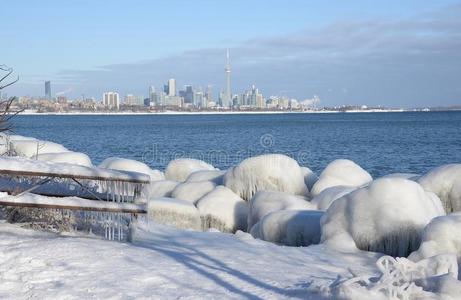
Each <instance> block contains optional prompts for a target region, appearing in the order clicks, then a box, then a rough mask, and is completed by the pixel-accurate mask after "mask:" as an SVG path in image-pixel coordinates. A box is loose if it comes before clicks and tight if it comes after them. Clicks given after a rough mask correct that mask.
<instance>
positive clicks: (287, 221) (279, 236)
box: [251, 210, 323, 247]
mask: <svg viewBox="0 0 461 300" xmlns="http://www.w3.org/2000/svg"><path fill="white" fill-rule="evenodd" d="M322 215H323V212H321V211H309V210H281V211H274V212H272V213H270V214H268V215H266V216H265V217H264V218H262V220H261V221H259V222H258V223H256V224H255V225H254V226H253V228H252V229H251V235H252V236H253V237H254V238H257V239H261V240H264V241H268V242H273V243H278V244H283V245H287V246H296V247H299V246H309V245H312V244H318V243H319V241H320V218H321V216H322Z"/></svg>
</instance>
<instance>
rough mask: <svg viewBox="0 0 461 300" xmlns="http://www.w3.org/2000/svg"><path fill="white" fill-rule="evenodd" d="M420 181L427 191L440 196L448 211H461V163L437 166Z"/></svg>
mask: <svg viewBox="0 0 461 300" xmlns="http://www.w3.org/2000/svg"><path fill="white" fill-rule="evenodd" d="M418 182H419V183H420V184H421V186H422V187H423V188H424V189H425V190H426V191H430V192H433V193H435V194H436V195H437V196H438V197H439V198H440V200H441V201H442V203H443V206H444V207H445V211H446V212H447V213H451V212H453V211H461V164H450V165H444V166H440V167H438V168H435V169H433V170H431V171H429V173H427V174H426V175H424V176H422V177H421V178H419V180H418Z"/></svg>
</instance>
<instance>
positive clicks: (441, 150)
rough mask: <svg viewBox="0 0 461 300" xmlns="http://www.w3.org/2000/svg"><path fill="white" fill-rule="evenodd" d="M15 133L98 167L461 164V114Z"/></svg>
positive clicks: (73, 124) (93, 121) (19, 122)
mask: <svg viewBox="0 0 461 300" xmlns="http://www.w3.org/2000/svg"><path fill="white" fill-rule="evenodd" d="M14 132H15V134H20V135H26V136H33V137H36V138H39V139H44V140H49V141H53V142H56V143H60V144H63V145H64V146H66V147H67V148H69V149H71V150H74V151H80V152H85V153H87V154H88V155H89V156H90V157H91V159H92V160H93V163H94V164H98V163H100V162H101V161H102V160H104V159H105V158H107V157H111V156H117V157H124V158H131V159H136V160H141V161H144V162H145V163H147V164H149V165H150V166H151V167H154V168H159V169H164V167H165V166H166V164H167V163H168V161H169V160H171V159H173V158H177V157H193V158H199V159H203V160H206V161H208V162H210V163H212V164H213V165H215V166H216V167H219V168H227V167H229V166H231V165H234V164H236V163H238V162H239V161H241V160H242V159H244V158H246V157H248V156H253V155H257V154H261V153H273V152H277V153H284V154H287V155H289V156H291V157H293V158H294V159H296V160H298V162H299V163H300V164H301V165H304V166H308V167H310V168H311V169H313V170H315V171H317V172H320V171H321V170H322V169H323V168H324V167H325V166H326V165H327V164H328V162H330V161H332V160H334V159H337V158H348V159H351V160H353V161H355V162H356V163H358V164H359V165H361V166H362V167H363V168H365V169H366V170H367V171H369V172H370V173H371V174H372V175H373V176H374V177H376V176H380V175H383V174H388V173H392V172H412V173H424V172H426V171H427V170H429V169H430V168H433V167H435V166H438V165H442V164H447V163H461V112H427V113H425V112H415V113H411V112H405V113H331V114H301V113H299V114H244V115H237V114H227V115H224V114H220V115H90V116H88V115H29V116H26V115H21V116H17V117H16V118H15V119H14Z"/></svg>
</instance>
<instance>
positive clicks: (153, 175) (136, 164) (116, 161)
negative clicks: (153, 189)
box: [99, 157, 165, 181]
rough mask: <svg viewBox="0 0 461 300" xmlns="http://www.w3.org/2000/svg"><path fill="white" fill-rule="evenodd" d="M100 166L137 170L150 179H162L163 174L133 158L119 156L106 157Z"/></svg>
mask: <svg viewBox="0 0 461 300" xmlns="http://www.w3.org/2000/svg"><path fill="white" fill-rule="evenodd" d="M99 167H100V168H105V169H112V170H119V171H129V172H138V173H144V174H147V175H149V176H150V180H151V181H158V180H164V179H165V176H164V175H163V173H162V172H161V171H159V170H152V169H151V168H150V167H149V166H148V165H146V164H145V163H142V162H140V161H137V160H133V159H126V158H119V157H109V158H106V159H105V160H104V161H103V162H102V163H101V164H99Z"/></svg>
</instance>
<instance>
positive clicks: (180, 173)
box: [165, 158, 216, 182]
mask: <svg viewBox="0 0 461 300" xmlns="http://www.w3.org/2000/svg"><path fill="white" fill-rule="evenodd" d="M202 170H208V171H209V170H216V169H215V168H214V167H213V166H212V165H210V164H207V163H206V162H204V161H201V160H198V159H192V158H178V159H175V160H172V161H170V162H169V163H168V166H167V167H166V170H165V178H166V179H168V180H175V181H181V182H183V181H185V180H186V179H187V177H188V176H189V175H190V174H192V173H194V172H197V171H202Z"/></svg>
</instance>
